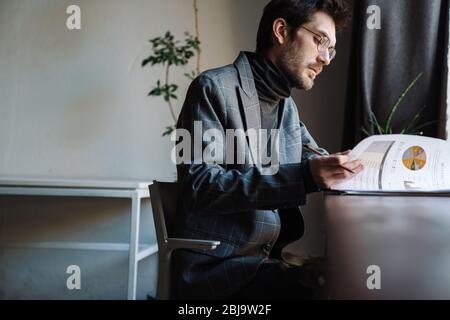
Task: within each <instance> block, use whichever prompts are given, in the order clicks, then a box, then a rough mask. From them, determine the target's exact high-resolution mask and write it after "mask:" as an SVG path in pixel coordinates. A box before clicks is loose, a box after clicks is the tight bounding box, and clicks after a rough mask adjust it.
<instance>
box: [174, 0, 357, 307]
mask: <svg viewBox="0 0 450 320" xmlns="http://www.w3.org/2000/svg"><path fill="white" fill-rule="evenodd" d="M346 16H347V9H346V7H345V5H344V4H343V3H342V1H341V0H273V1H271V2H270V3H269V4H268V5H267V6H266V8H265V9H264V14H263V17H262V20H261V22H260V26H259V30H258V37H257V50H256V53H249V52H243V53H241V54H240V55H239V57H238V58H237V60H236V61H235V63H234V64H233V65H228V66H225V67H222V68H219V69H215V70H209V71H206V72H204V73H203V74H201V75H200V76H199V77H198V78H197V79H195V80H194V82H193V83H192V84H191V86H190V88H189V90H188V93H187V97H186V100H185V103H184V105H183V109H182V111H181V114H180V117H179V121H178V124H177V131H180V130H184V131H187V132H189V133H190V134H191V135H192V136H195V135H198V130H202V133H201V134H202V135H203V140H202V141H201V145H200V147H201V149H202V150H203V151H204V150H209V151H211V144H213V145H214V150H215V151H214V152H210V153H209V154H210V157H212V158H214V159H213V161H211V159H210V158H208V159H206V160H205V158H204V157H202V158H199V154H201V153H199V152H198V147H199V146H198V143H194V142H192V145H191V146H192V149H193V150H194V151H193V152H189V154H190V155H189V159H190V160H191V161H185V162H183V163H179V164H178V166H177V170H178V182H179V193H180V196H179V203H178V205H179V207H178V208H179V210H178V212H177V218H176V226H175V227H176V236H177V237H186V238H197V239H209V240H218V241H220V242H221V244H220V245H219V246H218V247H217V249H215V250H211V251H209V250H200V249H193V250H180V251H177V252H175V253H174V257H173V268H172V270H173V273H172V274H173V276H172V278H173V284H174V289H175V297H177V298H181V299H224V298H255V299H258V298H291V299H292V298H297V297H299V298H305V297H310V293H311V292H310V289H309V288H308V286H307V284H306V282H305V279H304V272H303V271H304V269H303V268H300V267H293V266H289V265H287V264H286V263H284V262H283V261H282V260H281V259H280V252H281V249H282V247H283V245H285V244H287V243H289V242H291V241H294V240H296V239H299V238H300V237H301V236H302V233H303V220H302V216H301V213H300V211H299V209H298V207H299V206H300V205H303V204H305V201H306V195H307V194H308V193H311V192H316V191H319V190H320V189H326V188H330V187H332V186H333V185H335V184H336V183H339V182H342V181H344V180H346V179H350V178H352V177H353V176H354V175H355V174H358V173H359V172H360V171H361V170H362V169H363V168H362V164H361V162H360V161H358V160H355V161H349V158H348V154H347V153H341V154H335V155H328V154H327V152H326V151H325V150H323V149H320V148H318V147H317V144H316V143H315V141H314V139H313V138H312V137H311V135H310V134H309V133H308V131H307V129H306V127H305V125H304V124H303V123H302V122H301V121H300V120H299V116H298V112H297V107H296V105H295V103H294V101H293V99H292V98H291V97H290V94H291V90H292V88H298V89H303V90H309V89H311V88H312V87H313V85H314V80H315V78H316V77H317V76H318V75H319V74H320V73H321V72H322V70H323V68H324V67H326V66H328V65H329V64H330V62H331V60H332V59H333V58H334V55H335V49H334V48H335V45H336V36H335V32H336V30H335V29H336V26H341V25H342V24H343V23H344V21H345V19H346ZM231 129H233V130H234V131H231V132H242V131H245V132H247V135H246V136H245V138H244V139H239V137H240V136H239V134H237V133H236V135H235V137H233V139H231V140H230V139H226V141H225V139H223V138H220V137H219V136H220V135H217V132H219V133H221V134H222V136H223V137H225V136H226V137H227V138H228V133H229V132H230V130H231ZM261 129H265V130H267V132H269V133H273V134H271V135H270V136H269V138H268V139H266V140H264V139H262V140H261V139H259V137H260V136H258V134H259V133H257V134H256V137H257V138H256V139H255V135H254V134H252V133H249V132H250V131H251V130H254V131H255V130H256V131H257V132H261V131H260V130H261ZM209 130H213V131H212V132H215V133H216V134H215V137H214V138H212V137H211V135H210V134H209V135H208V134H205V132H211V131H209ZM194 140H195V139H194ZM236 140H238V141H237V142H236ZM196 141H197V142H198V140H196ZM261 141H263V142H262V143H261ZM273 146H275V148H273ZM308 147H312V148H316V149H317V150H318V151H319V152H320V153H321V154H322V156H318V155H317V154H316V153H314V152H312V151H311V149H307V148H308ZM196 148H197V152H195V150H196ZM269 149H270V152H269ZM255 150H256V152H255ZM264 150H266V151H267V154H269V153H270V161H269V162H266V163H262V162H261V161H258V159H259V160H260V159H261V157H260V155H261V151H264ZM206 154H208V153H207V152H206ZM185 156H186V154H185ZM239 157H241V160H242V158H245V161H236V158H239ZM269 165H270V168H269ZM351 171H353V173H351ZM306 280H308V279H306Z"/></svg>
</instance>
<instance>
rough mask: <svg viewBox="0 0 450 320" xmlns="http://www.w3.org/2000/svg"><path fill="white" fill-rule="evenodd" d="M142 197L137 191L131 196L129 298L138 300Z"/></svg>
mask: <svg viewBox="0 0 450 320" xmlns="http://www.w3.org/2000/svg"><path fill="white" fill-rule="evenodd" d="M140 213H141V198H140V197H139V196H138V193H137V192H136V193H135V194H134V195H133V197H132V198H131V229H130V256H129V265H128V300H136V280H137V268H138V263H137V255H138V250H139V220H140Z"/></svg>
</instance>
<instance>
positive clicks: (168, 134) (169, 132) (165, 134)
mask: <svg viewBox="0 0 450 320" xmlns="http://www.w3.org/2000/svg"><path fill="white" fill-rule="evenodd" d="M175 130H176V126H174V125H173V126H168V127H166V130H165V131H164V133H163V134H162V136H163V137H164V136H170V135H171V134H172V132H173V131H175Z"/></svg>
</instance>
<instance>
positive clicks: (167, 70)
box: [166, 64, 177, 123]
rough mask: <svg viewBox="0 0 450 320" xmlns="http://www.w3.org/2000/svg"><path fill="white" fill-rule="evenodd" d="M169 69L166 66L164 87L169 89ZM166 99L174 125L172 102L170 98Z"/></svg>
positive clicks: (174, 117) (168, 66)
mask: <svg viewBox="0 0 450 320" xmlns="http://www.w3.org/2000/svg"><path fill="white" fill-rule="evenodd" d="M169 69H170V64H167V65H166V87H169ZM168 98H169V99H168V100H167V103H168V104H169V110H170V113H171V115H172V118H173V121H174V122H175V123H176V122H177V117H176V115H175V112H174V111H173V106H172V101H171V100H170V96H169V97H168Z"/></svg>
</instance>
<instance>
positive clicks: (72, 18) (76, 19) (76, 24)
mask: <svg viewBox="0 0 450 320" xmlns="http://www.w3.org/2000/svg"><path fill="white" fill-rule="evenodd" d="M66 13H67V14H68V15H69V17H68V18H67V20H66V27H67V29H69V30H81V8H80V7H79V6H77V5H70V6H68V7H67V9H66Z"/></svg>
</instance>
